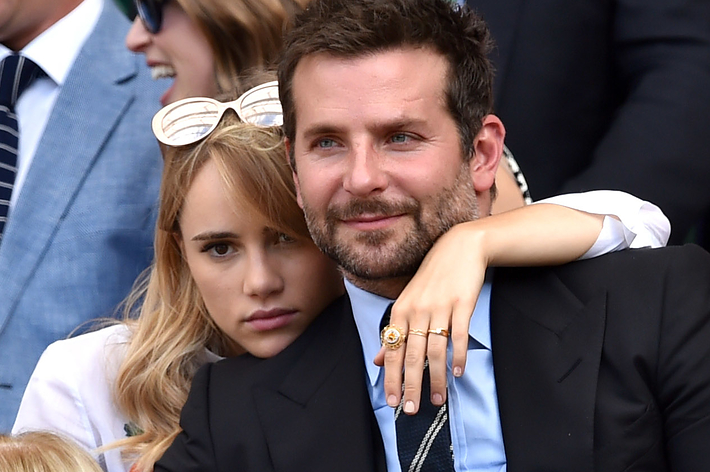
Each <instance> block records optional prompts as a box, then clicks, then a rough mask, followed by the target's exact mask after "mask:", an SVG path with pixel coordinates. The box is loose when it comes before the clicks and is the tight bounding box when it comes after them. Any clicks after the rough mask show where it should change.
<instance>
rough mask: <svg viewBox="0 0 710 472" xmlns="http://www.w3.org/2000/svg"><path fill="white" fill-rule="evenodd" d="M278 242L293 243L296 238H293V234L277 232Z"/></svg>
mask: <svg viewBox="0 0 710 472" xmlns="http://www.w3.org/2000/svg"><path fill="white" fill-rule="evenodd" d="M278 242H279V243H280V244H290V243H295V242H296V238H294V237H293V236H290V235H288V234H286V233H279V234H278Z"/></svg>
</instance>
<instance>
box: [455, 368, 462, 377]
mask: <svg viewBox="0 0 710 472" xmlns="http://www.w3.org/2000/svg"><path fill="white" fill-rule="evenodd" d="M461 374H463V370H461V367H459V366H456V367H454V377H461Z"/></svg>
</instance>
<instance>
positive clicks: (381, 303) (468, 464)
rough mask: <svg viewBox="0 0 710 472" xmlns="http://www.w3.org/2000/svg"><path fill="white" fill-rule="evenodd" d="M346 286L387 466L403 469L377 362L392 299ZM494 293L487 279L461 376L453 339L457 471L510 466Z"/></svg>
mask: <svg viewBox="0 0 710 472" xmlns="http://www.w3.org/2000/svg"><path fill="white" fill-rule="evenodd" d="M345 287H346V289H347V291H348V295H349V296H350V301H351V303H352V308H353V315H354V317H355V324H356V325H357V329H358V332H359V334H360V340H361V343H362V351H363V354H364V358H365V367H366V369H367V375H368V379H369V382H368V385H367V389H368V392H369V394H370V401H371V402H372V408H373V410H374V412H375V416H376V418H377V423H378V424H379V427H380V432H381V433H382V440H383V441H384V445H385V455H386V459H387V470H388V471H389V472H401V468H400V465H399V458H398V455H397V437H396V434H395V425H394V409H393V408H391V407H389V406H388V405H387V401H386V399H385V392H384V369H383V368H381V367H378V366H376V365H375V364H374V362H373V360H374V358H375V355H377V353H378V351H379V350H380V335H379V330H380V329H379V328H380V320H381V318H382V315H383V313H384V312H385V309H386V308H387V306H388V305H389V304H390V303H391V302H392V300H389V299H387V298H383V297H380V296H378V295H374V294H372V293H369V292H366V291H364V290H361V289H359V288H357V287H355V286H354V285H352V284H351V283H349V282H347V281H346V283H345ZM490 296H491V284H490V283H489V282H486V283H485V284H484V285H483V288H482V289H481V294H480V295H479V297H478V303H477V304H476V309H475V310H474V313H473V318H472V319H471V325H470V327H469V332H468V333H469V344H468V354H467V359H466V370H465V371H464V375H463V376H462V377H460V378H455V377H454V376H453V374H452V373H451V358H452V351H451V344H450V343H449V348H448V361H447V366H448V369H447V380H448V402H449V426H450V428H451V441H452V443H453V447H454V467H455V469H456V470H457V472H468V471H476V472H479V471H485V472H505V470H506V459H505V448H504V446H503V435H502V431H501V426H500V416H499V413H498V397H497V395H496V385H495V378H494V375H493V358H492V355H491V329H490Z"/></svg>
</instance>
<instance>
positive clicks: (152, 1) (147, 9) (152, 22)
mask: <svg viewBox="0 0 710 472" xmlns="http://www.w3.org/2000/svg"><path fill="white" fill-rule="evenodd" d="M134 1H135V5H136V11H137V12H138V16H139V17H140V19H141V21H142V22H143V26H145V29H146V30H147V31H148V32H149V33H151V34H156V33H157V32H158V31H160V27H161V26H162V25H163V6H165V4H166V3H167V1H168V0H134Z"/></svg>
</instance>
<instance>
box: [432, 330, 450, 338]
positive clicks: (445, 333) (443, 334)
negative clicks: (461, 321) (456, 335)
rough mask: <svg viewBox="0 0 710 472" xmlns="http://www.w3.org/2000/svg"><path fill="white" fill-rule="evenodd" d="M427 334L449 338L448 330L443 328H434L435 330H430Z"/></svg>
mask: <svg viewBox="0 0 710 472" xmlns="http://www.w3.org/2000/svg"><path fill="white" fill-rule="evenodd" d="M429 333H431V334H438V335H439V336H443V337H445V338H448V337H449V330H448V329H445V328H436V329H430V330H429Z"/></svg>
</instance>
